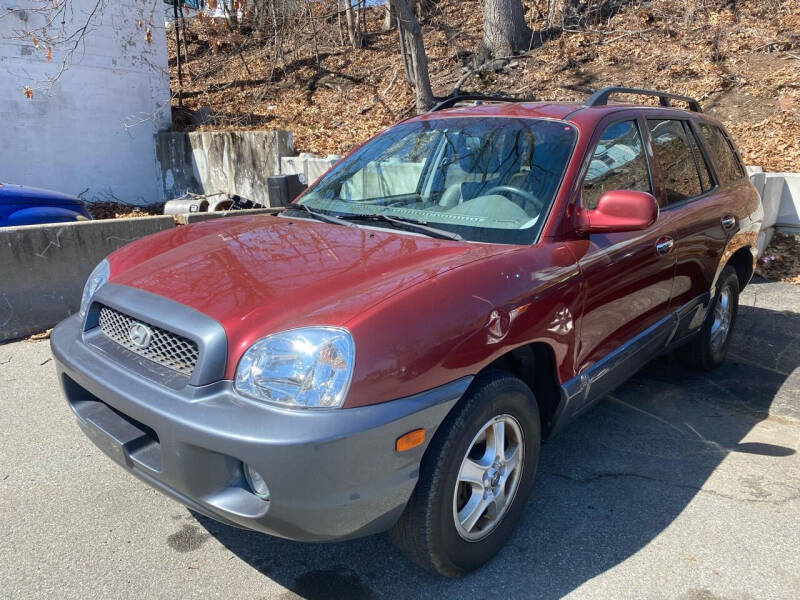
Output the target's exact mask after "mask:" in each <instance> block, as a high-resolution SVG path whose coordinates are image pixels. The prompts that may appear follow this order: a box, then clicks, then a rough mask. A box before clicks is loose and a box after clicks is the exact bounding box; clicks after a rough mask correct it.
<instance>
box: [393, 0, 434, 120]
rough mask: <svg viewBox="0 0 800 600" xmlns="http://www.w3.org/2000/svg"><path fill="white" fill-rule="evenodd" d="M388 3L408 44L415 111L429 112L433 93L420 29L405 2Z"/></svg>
mask: <svg viewBox="0 0 800 600" xmlns="http://www.w3.org/2000/svg"><path fill="white" fill-rule="evenodd" d="M389 2H390V4H391V5H392V8H393V9H394V10H395V13H396V14H397V22H398V26H399V27H400V28H401V29H402V30H403V34H404V35H403V38H405V40H406V42H407V44H408V49H409V54H410V56H411V72H412V75H413V77H414V90H415V92H416V94H417V110H419V111H420V112H423V111H426V110H429V109H430V108H431V107H433V91H432V90H431V78H430V75H429V74H428V57H427V56H426V55H425V44H424V42H423V40H422V29H420V26H419V21H417V17H416V16H415V15H414V11H412V10H411V7H410V6H409V5H408V1H407V0H389Z"/></svg>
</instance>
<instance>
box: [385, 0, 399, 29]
mask: <svg viewBox="0 0 800 600" xmlns="http://www.w3.org/2000/svg"><path fill="white" fill-rule="evenodd" d="M385 10H386V12H385V13H384V15H383V30H384V31H389V30H390V29H392V28H393V27H394V24H395V21H396V19H395V16H394V10H393V9H392V5H391V4H389V3H388V2H387V3H386V9H385Z"/></svg>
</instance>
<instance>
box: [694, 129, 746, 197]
mask: <svg viewBox="0 0 800 600" xmlns="http://www.w3.org/2000/svg"><path fill="white" fill-rule="evenodd" d="M700 135H701V136H702V138H703V141H704V142H705V146H706V148H707V149H708V151H709V152H710V153H711V157H712V160H713V161H714V165H715V166H716V167H717V175H718V176H719V178H720V183H730V182H732V181H736V180H737V179H741V178H742V177H744V169H743V168H742V164H741V163H740V162H739V159H738V158H736V154H735V153H734V151H733V148H732V147H731V143H730V141H729V140H728V137H727V136H726V135H725V134H724V133H723V132H722V130H721V129H720V128H719V127H717V126H716V125H709V124H708V123H700Z"/></svg>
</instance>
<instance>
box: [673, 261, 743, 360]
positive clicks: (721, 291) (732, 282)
mask: <svg viewBox="0 0 800 600" xmlns="http://www.w3.org/2000/svg"><path fill="white" fill-rule="evenodd" d="M711 302H712V304H711V307H710V308H709V310H708V315H706V319H705V321H704V322H703V325H702V327H701V328H700V331H699V332H698V334H697V336H696V337H695V338H694V339H693V340H692V341H691V342H689V343H688V344H687V345H686V346H684V347H683V348H680V349H679V350H677V351H676V355H677V357H678V359H679V360H680V362H681V363H683V364H684V366H687V367H689V368H692V369H698V370H701V371H708V370H710V369H713V368H715V367H718V366H719V365H721V364H722V362H723V361H724V360H725V355H726V354H727V353H728V345H729V344H730V341H731V335H732V334H733V326H734V325H735V324H736V315H737V313H738V311H739V277H738V275H737V274H736V270H735V269H734V268H733V267H731V266H726V267H725V268H724V269H723V270H722V273H720V276H719V279H718V280H717V286H716V294H715V296H714V298H713V299H712V301H711Z"/></svg>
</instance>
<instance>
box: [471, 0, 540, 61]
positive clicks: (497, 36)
mask: <svg viewBox="0 0 800 600" xmlns="http://www.w3.org/2000/svg"><path fill="white" fill-rule="evenodd" d="M530 43H531V30H530V28H529V27H528V25H527V23H525V14H524V12H523V10H522V2H521V0H483V41H482V42H481V44H480V46H479V48H478V52H477V56H476V58H477V61H476V62H478V63H479V64H480V63H483V62H486V61H487V60H488V59H489V58H490V57H494V58H499V57H507V56H511V55H513V54H516V53H518V52H524V51H526V50H528V49H529V48H530Z"/></svg>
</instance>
